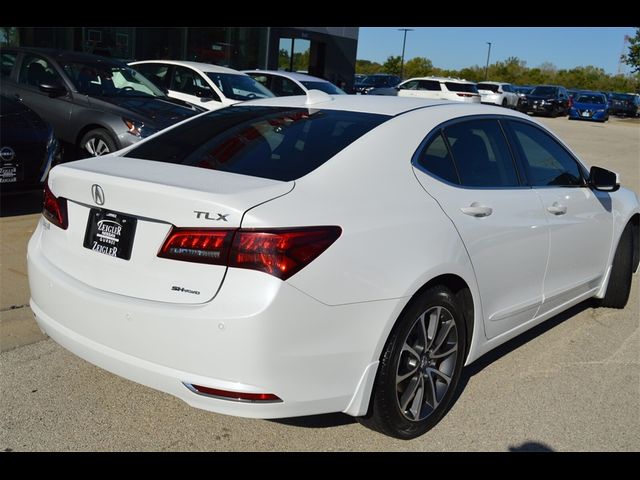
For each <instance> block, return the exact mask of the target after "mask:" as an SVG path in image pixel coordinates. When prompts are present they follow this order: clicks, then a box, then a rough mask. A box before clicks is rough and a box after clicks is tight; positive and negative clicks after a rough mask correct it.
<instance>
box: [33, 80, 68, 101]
mask: <svg viewBox="0 0 640 480" xmlns="http://www.w3.org/2000/svg"><path fill="white" fill-rule="evenodd" d="M38 88H39V89H40V91H41V92H44V93H48V94H49V96H50V97H51V98H53V97H61V96H62V95H66V93H67V89H66V88H65V86H64V85H62V84H61V83H60V82H56V81H53V82H49V83H41V84H40V85H38Z"/></svg>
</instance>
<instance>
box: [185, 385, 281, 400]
mask: <svg viewBox="0 0 640 480" xmlns="http://www.w3.org/2000/svg"><path fill="white" fill-rule="evenodd" d="M185 385H186V387H187V388H189V389H190V390H195V391H196V392H197V393H200V394H203V395H210V396H212V397H222V398H228V399H229V400H241V401H242V400H244V401H249V402H281V401H282V400H281V399H280V397H278V396H277V395H274V394H273V393H244V392H231V391H229V390H219V389H217V388H210V387H203V386H202V385H194V384H185Z"/></svg>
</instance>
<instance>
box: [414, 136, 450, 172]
mask: <svg viewBox="0 0 640 480" xmlns="http://www.w3.org/2000/svg"><path fill="white" fill-rule="evenodd" d="M418 163H419V164H420V166H421V167H422V168H424V169H425V170H426V171H427V172H429V173H431V174H433V175H435V176H436V177H439V178H442V179H443V180H446V181H447V182H449V183H455V184H459V183H460V181H459V180H458V173H457V172H456V168H455V166H454V165H453V160H452V159H451V155H449V149H448V148H447V144H446V142H445V141H444V138H442V134H439V135H438V136H437V137H435V138H434V139H433V140H431V142H429V144H428V145H427V147H426V148H425V149H424V150H423V152H422V153H421V154H420V158H419V159H418Z"/></svg>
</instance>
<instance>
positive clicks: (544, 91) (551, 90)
mask: <svg viewBox="0 0 640 480" xmlns="http://www.w3.org/2000/svg"><path fill="white" fill-rule="evenodd" d="M557 93H558V89H557V88H556V87H535V88H534V89H533V90H531V95H556V94H557Z"/></svg>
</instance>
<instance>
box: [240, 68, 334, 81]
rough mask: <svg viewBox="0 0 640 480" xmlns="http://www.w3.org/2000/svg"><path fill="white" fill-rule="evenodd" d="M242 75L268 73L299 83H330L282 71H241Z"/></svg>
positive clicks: (317, 78)
mask: <svg viewBox="0 0 640 480" xmlns="http://www.w3.org/2000/svg"><path fill="white" fill-rule="evenodd" d="M242 71H243V72H244V73H258V74H259V73H268V74H270V75H279V76H280V77H286V78H290V79H292V80H297V81H299V82H325V83H331V82H329V81H328V80H325V79H324V78H320V77H314V76H312V75H308V74H306V73H298V72H286V71H284V70H242Z"/></svg>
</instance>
